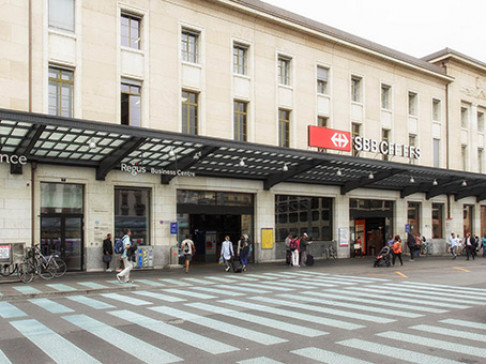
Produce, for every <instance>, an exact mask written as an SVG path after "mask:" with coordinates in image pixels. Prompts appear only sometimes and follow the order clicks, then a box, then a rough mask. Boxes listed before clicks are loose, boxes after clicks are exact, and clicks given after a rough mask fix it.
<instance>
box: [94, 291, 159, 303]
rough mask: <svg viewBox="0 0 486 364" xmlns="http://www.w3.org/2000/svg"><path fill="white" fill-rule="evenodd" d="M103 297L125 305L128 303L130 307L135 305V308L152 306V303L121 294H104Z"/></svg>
mask: <svg viewBox="0 0 486 364" xmlns="http://www.w3.org/2000/svg"><path fill="white" fill-rule="evenodd" d="M101 296H103V297H106V298H110V299H112V300H115V301H119V302H123V303H128V304H129V305H134V306H144V305H151V304H152V302H148V301H144V300H140V299H138V298H133V297H130V296H124V295H121V294H119V293H102V294H101Z"/></svg>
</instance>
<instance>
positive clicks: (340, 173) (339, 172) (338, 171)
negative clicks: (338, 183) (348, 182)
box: [336, 168, 343, 177]
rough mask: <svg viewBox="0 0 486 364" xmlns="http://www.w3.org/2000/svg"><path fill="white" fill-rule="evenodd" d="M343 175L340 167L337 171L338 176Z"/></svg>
mask: <svg viewBox="0 0 486 364" xmlns="http://www.w3.org/2000/svg"><path fill="white" fill-rule="evenodd" d="M342 175H343V172H341V168H339V169H338V170H337V172H336V176H338V177H341V176H342Z"/></svg>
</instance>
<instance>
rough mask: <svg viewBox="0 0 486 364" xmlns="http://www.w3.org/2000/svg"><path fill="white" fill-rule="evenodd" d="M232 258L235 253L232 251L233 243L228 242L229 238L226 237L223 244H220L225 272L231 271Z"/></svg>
mask: <svg viewBox="0 0 486 364" xmlns="http://www.w3.org/2000/svg"><path fill="white" fill-rule="evenodd" d="M234 256H235V251H234V250H233V243H232V242H231V241H230V237H229V236H228V235H226V236H225V238H224V241H223V243H222V244H221V258H223V261H224V264H225V266H226V268H225V271H226V272H229V270H230V269H231V265H232V261H233V258H234Z"/></svg>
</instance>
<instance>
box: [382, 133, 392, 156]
mask: <svg viewBox="0 0 486 364" xmlns="http://www.w3.org/2000/svg"><path fill="white" fill-rule="evenodd" d="M381 140H382V141H384V142H387V143H388V142H389V141H390V130H388V129H381ZM382 158H383V160H384V161H387V160H388V154H383V155H382Z"/></svg>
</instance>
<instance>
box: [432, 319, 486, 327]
mask: <svg viewBox="0 0 486 364" xmlns="http://www.w3.org/2000/svg"><path fill="white" fill-rule="evenodd" d="M439 322H443V323H445V324H449V325H456V326H463V327H469V328H471V329H478V330H486V324H482V323H479V322H472V321H464V320H456V319H446V320H441V321H439Z"/></svg>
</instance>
